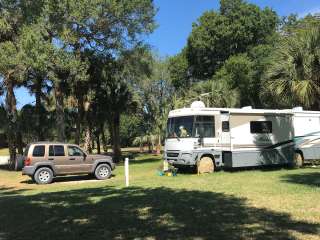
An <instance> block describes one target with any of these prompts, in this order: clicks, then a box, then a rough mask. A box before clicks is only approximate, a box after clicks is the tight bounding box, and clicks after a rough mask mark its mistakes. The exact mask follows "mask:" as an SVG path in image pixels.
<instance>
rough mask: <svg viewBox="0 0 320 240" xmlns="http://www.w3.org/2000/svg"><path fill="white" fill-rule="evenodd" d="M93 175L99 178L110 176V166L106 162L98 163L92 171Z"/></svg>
mask: <svg viewBox="0 0 320 240" xmlns="http://www.w3.org/2000/svg"><path fill="white" fill-rule="evenodd" d="M94 175H95V176H96V178H97V179H99V180H104V179H107V178H110V176H111V168H110V166H109V165H108V164H99V165H98V166H97V167H96V170H95V171H94Z"/></svg>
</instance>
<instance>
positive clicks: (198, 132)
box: [167, 116, 215, 138]
mask: <svg viewBox="0 0 320 240" xmlns="http://www.w3.org/2000/svg"><path fill="white" fill-rule="evenodd" d="M188 137H195V138H199V137H206V138H210V137H215V125H214V116H183V117H173V118H169V119H168V122H167V138H188Z"/></svg>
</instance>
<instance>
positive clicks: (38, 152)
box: [32, 145, 45, 157]
mask: <svg viewBox="0 0 320 240" xmlns="http://www.w3.org/2000/svg"><path fill="white" fill-rule="evenodd" d="M44 152H45V146H44V145H38V146H35V147H34V149H33V152H32V156H33V157H43V156H44Z"/></svg>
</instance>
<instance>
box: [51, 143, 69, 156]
mask: <svg viewBox="0 0 320 240" xmlns="http://www.w3.org/2000/svg"><path fill="white" fill-rule="evenodd" d="M49 156H56V157H59V156H65V154H64V146H63V145H50V146H49Z"/></svg>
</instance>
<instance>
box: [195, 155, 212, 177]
mask: <svg viewBox="0 0 320 240" xmlns="http://www.w3.org/2000/svg"><path fill="white" fill-rule="evenodd" d="M197 172H198V174H200V173H212V172H214V163H213V160H212V158H210V157H202V158H201V159H200V161H198V162H197Z"/></svg>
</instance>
